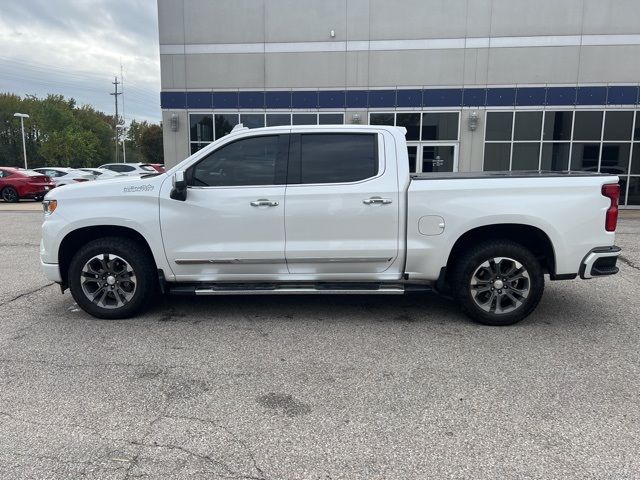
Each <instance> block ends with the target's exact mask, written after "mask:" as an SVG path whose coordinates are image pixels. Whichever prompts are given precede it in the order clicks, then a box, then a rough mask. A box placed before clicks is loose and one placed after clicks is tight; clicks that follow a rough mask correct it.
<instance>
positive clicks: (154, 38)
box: [0, 0, 160, 121]
mask: <svg viewBox="0 0 640 480" xmlns="http://www.w3.org/2000/svg"><path fill="white" fill-rule="evenodd" d="M1 3H2V5H1V6H0V10H1V11H2V15H1V16H0V46H2V48H1V49H0V91H3V92H5V91H6V92H12V93H17V94H20V95H25V94H37V95H38V96H44V95H46V94H48V93H60V94H63V95H65V96H70V97H74V98H75V99H76V100H77V101H78V103H80V104H85V103H87V104H90V105H92V106H94V107H95V108H97V109H99V110H103V111H104V112H106V113H111V112H113V109H114V105H113V96H110V95H109V93H110V92H112V91H113V85H112V84H111V82H113V79H114V76H115V75H118V76H120V62H122V66H123V68H124V80H125V85H124V87H125V99H124V100H125V108H126V110H125V113H126V114H127V117H128V118H138V119H146V120H153V121H158V120H159V119H160V61H159V57H160V55H159V52H158V22H157V11H156V8H157V7H156V2H155V1H152V0H126V1H125V0H92V1H89V0H55V1H51V0H21V1H7V0H4V1H2V2H1Z"/></svg>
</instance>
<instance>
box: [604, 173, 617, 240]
mask: <svg viewBox="0 0 640 480" xmlns="http://www.w3.org/2000/svg"><path fill="white" fill-rule="evenodd" d="M602 195H604V196H605V197H607V198H608V199H610V200H611V206H610V207H609V209H608V210H607V216H606V217H605V222H604V228H605V229H606V230H607V232H615V231H616V226H617V225H618V201H619V200H620V185H618V184H617V183H609V184H607V185H603V186H602Z"/></svg>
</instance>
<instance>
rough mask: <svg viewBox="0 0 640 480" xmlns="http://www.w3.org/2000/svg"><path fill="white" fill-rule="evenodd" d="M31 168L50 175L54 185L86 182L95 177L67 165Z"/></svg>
mask: <svg viewBox="0 0 640 480" xmlns="http://www.w3.org/2000/svg"><path fill="white" fill-rule="evenodd" d="M33 170H34V171H35V172H38V173H41V174H42V175H46V176H48V177H50V178H51V179H52V180H53V181H54V183H55V184H56V187H62V186H64V185H71V184H73V183H78V182H88V181H89V180H93V179H94V178H95V177H94V176H93V175H91V174H90V173H87V172H82V171H80V170H76V169H74V168H68V167H42V168H34V169H33Z"/></svg>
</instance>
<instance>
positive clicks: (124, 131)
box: [116, 125, 127, 163]
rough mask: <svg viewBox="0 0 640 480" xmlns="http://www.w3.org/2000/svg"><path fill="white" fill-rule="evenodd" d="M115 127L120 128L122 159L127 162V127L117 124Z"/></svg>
mask: <svg viewBox="0 0 640 480" xmlns="http://www.w3.org/2000/svg"><path fill="white" fill-rule="evenodd" d="M116 128H118V129H120V130H122V161H123V163H127V127H125V126H124V125H118V126H117V127H116Z"/></svg>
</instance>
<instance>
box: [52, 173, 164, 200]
mask: <svg viewBox="0 0 640 480" xmlns="http://www.w3.org/2000/svg"><path fill="white" fill-rule="evenodd" d="M166 178H167V174H166V173H161V174H159V175H154V176H150V177H136V176H126V177H117V178H110V179H105V180H100V181H99V182H98V181H91V182H82V183H75V184H72V185H65V186H63V187H57V188H54V189H53V190H51V191H50V192H49V193H48V194H47V195H46V197H45V199H47V200H64V199H74V200H78V199H87V201H91V199H95V198H99V197H112V196H114V195H127V194H136V195H137V196H141V195H149V196H154V197H157V196H158V194H159V192H160V185H162V182H163V181H164V180H165V179H166Z"/></svg>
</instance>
